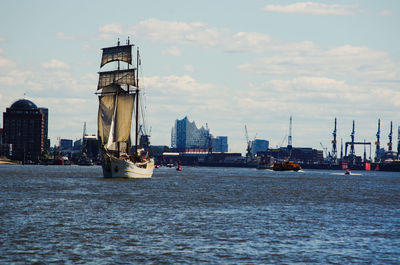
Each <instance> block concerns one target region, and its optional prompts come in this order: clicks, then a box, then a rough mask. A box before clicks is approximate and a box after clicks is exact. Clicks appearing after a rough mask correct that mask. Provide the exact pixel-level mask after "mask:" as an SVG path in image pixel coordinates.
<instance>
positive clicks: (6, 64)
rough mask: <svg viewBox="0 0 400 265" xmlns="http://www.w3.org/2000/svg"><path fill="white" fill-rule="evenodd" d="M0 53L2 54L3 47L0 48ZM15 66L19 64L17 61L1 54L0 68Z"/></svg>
mask: <svg viewBox="0 0 400 265" xmlns="http://www.w3.org/2000/svg"><path fill="white" fill-rule="evenodd" d="M0 54H2V50H1V49H0ZM15 66H17V64H16V63H15V62H13V61H11V60H9V59H7V58H4V57H2V56H0V68H13V67H15ZM0 76H1V75H0Z"/></svg>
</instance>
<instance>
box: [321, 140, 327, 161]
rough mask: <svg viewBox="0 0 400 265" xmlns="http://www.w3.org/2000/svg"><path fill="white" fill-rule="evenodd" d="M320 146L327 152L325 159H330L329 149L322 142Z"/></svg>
mask: <svg viewBox="0 0 400 265" xmlns="http://www.w3.org/2000/svg"><path fill="white" fill-rule="evenodd" d="M320 145H321V147H322V149H323V150H324V152H325V157H326V158H328V157H329V155H328V148H326V147H325V146H324V145H323V144H322V142H320Z"/></svg>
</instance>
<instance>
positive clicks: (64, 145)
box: [60, 139, 72, 151]
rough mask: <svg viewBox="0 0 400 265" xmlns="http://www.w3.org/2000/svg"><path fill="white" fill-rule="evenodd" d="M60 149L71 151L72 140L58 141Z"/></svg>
mask: <svg viewBox="0 0 400 265" xmlns="http://www.w3.org/2000/svg"><path fill="white" fill-rule="evenodd" d="M60 149H61V151H64V150H72V140H70V139H61V140H60Z"/></svg>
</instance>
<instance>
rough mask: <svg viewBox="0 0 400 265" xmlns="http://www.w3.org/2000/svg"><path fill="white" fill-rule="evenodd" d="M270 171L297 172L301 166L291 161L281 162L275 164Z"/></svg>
mask: <svg viewBox="0 0 400 265" xmlns="http://www.w3.org/2000/svg"><path fill="white" fill-rule="evenodd" d="M272 170H274V171H299V170H301V166H300V165H299V164H296V163H294V162H293V161H289V160H287V161H283V162H275V163H274V165H273V167H272Z"/></svg>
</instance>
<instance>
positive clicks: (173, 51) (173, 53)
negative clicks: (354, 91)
mask: <svg viewBox="0 0 400 265" xmlns="http://www.w3.org/2000/svg"><path fill="white" fill-rule="evenodd" d="M163 54H167V55H171V56H181V55H182V52H181V50H180V49H179V48H178V47H176V46H172V47H169V48H168V49H166V50H164V51H163Z"/></svg>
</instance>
